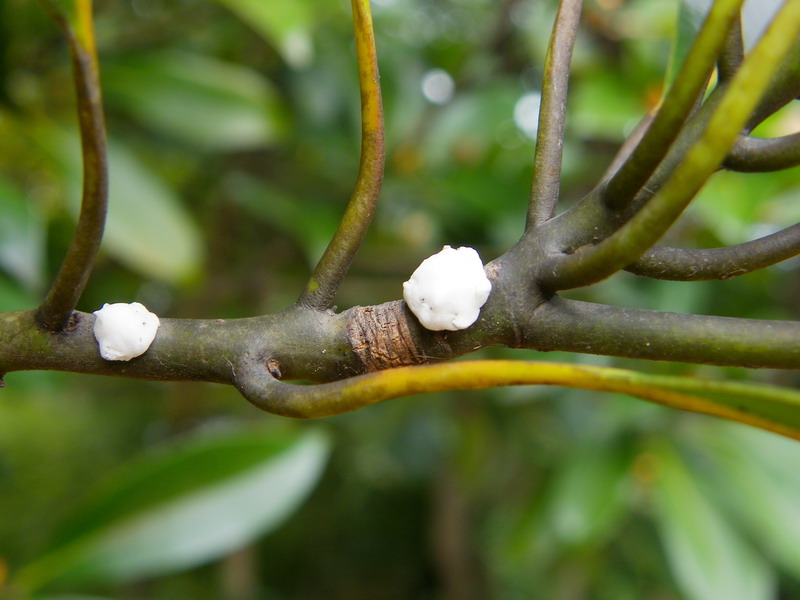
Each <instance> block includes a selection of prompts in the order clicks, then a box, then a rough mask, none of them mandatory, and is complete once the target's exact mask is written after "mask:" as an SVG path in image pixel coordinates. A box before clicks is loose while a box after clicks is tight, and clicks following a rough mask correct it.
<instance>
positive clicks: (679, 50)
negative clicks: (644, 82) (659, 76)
mask: <svg viewBox="0 0 800 600" xmlns="http://www.w3.org/2000/svg"><path fill="white" fill-rule="evenodd" d="M712 4H713V0H681V2H680V3H679V4H678V24H677V27H676V31H675V36H674V37H673V38H672V52H671V54H670V59H669V68H668V70H667V83H671V82H672V80H673V79H674V78H675V75H676V74H677V73H678V69H679V68H680V66H681V64H683V61H684V59H685V58H686V54H687V53H688V52H689V47H690V46H691V45H692V42H693V41H694V38H696V37H697V33H698V32H699V31H700V28H701V27H702V26H703V21H705V18H706V15H707V14H708V11H709V9H710V8H711V5H712Z"/></svg>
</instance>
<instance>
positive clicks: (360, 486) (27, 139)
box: [0, 0, 800, 600]
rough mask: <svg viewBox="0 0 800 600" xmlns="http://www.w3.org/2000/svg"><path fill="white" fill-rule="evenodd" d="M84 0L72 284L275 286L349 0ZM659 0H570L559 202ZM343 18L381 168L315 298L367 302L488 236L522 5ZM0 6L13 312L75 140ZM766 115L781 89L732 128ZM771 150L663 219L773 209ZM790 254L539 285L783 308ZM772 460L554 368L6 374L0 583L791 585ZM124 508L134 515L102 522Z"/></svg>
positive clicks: (794, 492) (719, 237) (534, 62)
mask: <svg viewBox="0 0 800 600" xmlns="http://www.w3.org/2000/svg"><path fill="white" fill-rule="evenodd" d="M96 4H97V6H96V15H97V17H96V18H97V21H96V28H97V35H98V42H99V48H100V55H101V71H102V81H103V86H104V93H105V100H106V107H107V118H108V131H109V138H110V144H111V145H110V151H111V178H112V189H111V198H110V202H111V214H110V217H109V224H108V228H107V234H106V238H105V242H104V248H103V251H102V255H101V257H100V260H99V264H98V266H97V269H96V271H95V273H94V275H93V277H92V280H91V282H90V285H89V288H88V289H87V292H86V294H85V295H84V298H83V300H82V305H81V306H80V307H79V308H81V309H82V310H87V311H91V310H95V309H97V308H99V307H100V306H101V305H102V304H103V303H104V302H118V301H123V302H129V301H134V300H136V301H140V302H143V303H144V304H145V305H147V306H148V307H149V308H150V309H151V310H154V311H155V312H156V313H158V314H159V315H162V316H170V317H201V318H214V317H220V318H233V317H243V316H249V315H253V314H258V313H263V312H267V311H275V310H279V309H281V308H284V307H285V306H287V305H288V304H290V303H291V302H292V301H293V300H294V299H295V298H296V296H297V294H298V293H299V291H300V290H301V288H302V286H303V284H304V282H305V279H306V277H307V274H308V272H309V269H310V268H311V266H313V264H314V263H315V261H316V259H317V257H318V256H319V255H320V254H321V252H322V249H323V248H324V247H325V244H326V243H327V241H328V239H329V236H330V235H331V234H332V232H333V231H334V229H335V227H336V224H337V222H338V218H339V215H340V214H341V212H342V211H343V209H344V206H345V203H346V201H347V198H348V196H349V191H350V187H351V186H352V183H353V182H354V180H355V174H356V170H357V166H358V144H359V141H358V140H359V137H358V126H359V125H358V99H359V92H358V85H357V79H356V72H355V58H354V49H353V43H352V40H351V37H350V15H349V6H348V3H347V2H344V1H343V0H337V1H330V0H272V1H270V2H263V0H220V1H219V2H214V1H212V0H176V1H174V2H167V1H165V0H125V1H123V2H120V1H111V0H109V1H98V2H97V3H96ZM690 4H691V3H686V4H684V5H682V6H679V5H678V3H676V2H673V1H672V0H629V1H624V0H596V1H593V0H590V1H587V3H586V6H585V9H584V11H585V12H584V27H583V31H582V33H581V36H580V38H579V42H578V46H577V48H576V51H575V56H574V60H573V73H574V77H573V82H572V88H571V93H570V101H569V115H570V116H569V120H568V129H567V131H568V134H567V139H566V141H565V164H564V188H563V192H562V197H563V199H564V202H565V203H567V204H568V203H569V202H570V201H572V200H574V199H576V198H578V197H579V196H580V195H581V194H582V193H583V192H586V191H587V190H588V189H589V188H590V187H591V186H592V185H593V184H594V183H595V182H596V181H597V179H598V178H599V177H600V175H601V174H602V172H603V171H604V169H605V168H606V166H607V165H608V163H609V161H610V159H611V157H612V156H613V153H614V152H615V150H616V148H617V147H618V145H619V144H620V143H621V141H622V140H623V138H624V136H625V134H626V133H627V132H629V131H630V130H631V129H632V128H633V127H634V126H635V124H636V123H637V121H638V119H639V118H640V117H641V116H642V115H643V114H644V113H645V112H646V111H647V110H648V109H649V108H651V107H652V106H653V105H654V103H655V102H657V101H658V98H659V94H660V90H661V87H662V85H663V82H664V73H665V72H667V70H668V67H669V64H670V61H671V57H672V56H680V55H681V53H682V49H681V45H682V44H684V45H685V41H686V39H688V38H686V36H687V33H686V31H687V29H686V27H688V31H691V23H692V18H691V16H689V17H687V14H691V11H690V10H689V9H690V8H691V6H690ZM695 8H696V7H695ZM680 11H683V12H682V13H681V14H682V15H683V17H684V18H683V19H682V20H680V21H679V19H678V13H679V12H680ZM373 12H374V18H375V27H376V35H377V44H378V51H379V56H380V64H381V69H382V83H383V91H384V102H385V111H386V119H387V142H388V157H387V158H388V160H387V177H386V181H385V184H384V192H383V196H382V201H381V205H380V207H379V209H378V213H377V216H376V221H375V224H374V226H373V229H372V231H371V233H370V234H369V236H368V238H367V240H366V242H365V245H364V247H363V249H362V252H361V253H360V255H359V257H358V258H357V260H356V263H355V265H354V267H353V271H352V273H351V275H350V277H349V278H348V280H347V281H346V283H345V285H344V287H343V288H342V290H341V292H340V294H339V296H338V298H337V302H338V305H339V308H346V307H349V306H352V305H355V304H361V305H366V304H373V303H379V302H383V301H386V300H391V299H395V298H398V297H399V296H400V290H401V287H400V284H401V282H402V281H403V280H404V279H406V278H407V276H408V275H409V274H410V273H411V272H412V271H413V269H414V268H415V267H416V265H417V264H418V263H419V261H420V260H422V259H423V258H425V257H426V256H428V255H430V254H431V253H433V252H435V251H437V250H438V249H439V248H440V247H441V245H443V244H445V243H447V244H451V245H459V244H467V245H471V246H474V247H476V248H478V249H479V251H480V253H481V255H482V256H483V258H484V260H486V261H488V260H490V259H492V258H494V257H496V256H498V255H500V254H501V253H502V252H503V251H504V250H505V249H506V248H508V247H509V246H510V245H511V244H513V243H514V242H515V241H516V239H517V237H518V236H519V235H520V234H521V232H522V228H523V225H524V215H525V210H526V204H527V195H528V190H529V186H530V181H529V180H530V170H531V159H532V153H533V144H532V140H531V139H530V137H529V136H528V135H527V134H526V133H525V132H524V131H523V129H522V128H520V126H519V122H518V121H519V119H520V118H523V117H525V114H522V113H521V112H520V109H519V107H520V106H525V104H522V103H521V102H520V101H521V99H523V98H526V97H527V98H528V100H529V103H530V101H531V100H530V99H534V100H533V102H534V104H535V97H536V93H537V90H538V89H539V86H540V83H541V73H542V65H543V62H544V51H545V47H546V43H547V38H548V35H549V27H550V25H551V23H552V19H553V15H554V12H555V5H554V3H553V2H550V1H545V0H541V1H537V0H530V1H529V0H505V1H493V0H427V1H426V0H381V1H377V0H376V1H374V2H373ZM695 20H696V19H695ZM679 22H680V23H681V24H682V25H681V28H678V27H676V25H677V24H678V23H679ZM687 23H688V25H686V24H687ZM0 27H2V33H1V34H0V211H1V212H2V219H0V268H1V269H2V271H1V272H0V309H2V310H11V309H17V308H26V307H30V306H34V305H36V303H37V302H38V300H39V298H40V297H41V295H42V293H43V291H44V289H45V286H46V283H47V282H48V281H49V278H50V277H51V276H52V273H53V271H54V270H55V269H56V268H57V266H58V264H59V261H60V257H61V256H62V255H63V252H64V249H65V247H66V244H67V242H68V240H69V236H70V235H71V230H72V225H73V219H74V216H75V213H76V209H77V198H78V191H79V186H80V163H79V156H80V153H79V150H78V138H77V132H76V124H75V118H74V99H73V94H72V90H71V75H70V71H69V63H68V55H67V50H66V48H65V45H64V43H63V40H62V39H61V37H60V34H59V32H58V30H57V28H56V27H55V26H54V25H53V24H52V23H51V22H50V21H49V20H48V19H47V17H46V16H45V14H44V12H43V11H42V10H41V7H40V6H39V5H38V4H37V3H35V2H29V1H26V0H3V1H2V2H0ZM676 32H678V33H680V35H679V36H678V37H677V39H678V40H679V41H678V43H677V44H673V43H672V42H671V40H672V38H673V37H675V34H676ZM432 69H442V70H444V71H446V72H447V73H448V74H449V75H450V76H451V77H452V80H453V83H454V85H455V93H454V95H453V96H452V98H450V99H449V100H448V101H447V102H445V103H443V104H434V103H431V102H429V101H428V100H426V98H425V96H424V94H423V93H422V88H421V85H422V82H423V80H424V78H425V76H426V74H429V73H430V71H431V70H432ZM528 105H530V104H528ZM515 115H516V119H517V120H516V121H515ZM529 116H530V115H529V114H528V117H529ZM798 123H800V111H798V109H797V108H796V107H789V108H788V109H786V110H784V111H783V112H782V113H781V114H780V115H778V116H777V117H776V118H774V119H772V120H771V121H770V122H769V123H767V124H765V126H764V131H765V132H766V133H767V134H780V133H787V132H790V131H793V130H796V129H797V125H798ZM797 175H798V171H797V170H796V169H794V170H790V171H786V172H783V173H779V174H769V175H747V176H744V175H738V174H730V173H721V174H718V175H717V176H716V177H715V179H714V180H713V181H712V182H711V183H710V184H709V185H708V186H707V187H706V188H705V189H704V191H703V193H702V197H701V199H700V200H699V201H698V202H697V203H696V206H695V207H694V208H693V209H692V210H691V211H690V212H689V214H687V215H686V217H684V219H683V220H682V221H681V223H680V225H679V227H678V231H677V232H676V233H675V234H674V237H673V239H672V240H671V241H673V242H675V243H677V244H681V245H684V246H701V247H708V246H715V245H723V244H732V243H737V242H741V241H745V240H746V239H750V238H751V237H755V236H756V235H761V234H763V233H764V232H765V231H769V230H771V229H776V228H779V227H782V226H786V225H790V224H791V223H794V222H796V221H797V220H798V217H800V200H798V199H799V198H800V194H798V192H800V186H798V177H797ZM797 265H798V263H797V261H790V262H789V263H787V264H785V265H782V266H777V267H773V268H770V269H767V270H765V271H763V272H759V273H754V274H751V275H748V276H745V277H742V278H739V279H735V280H731V281H726V282H711V283H665V282H656V281H644V280H640V279H638V278H636V277H634V276H628V275H626V274H621V275H617V276H615V277H614V278H613V279H612V280H610V281H607V282H605V283H603V284H601V285H599V286H595V287H593V289H592V290H591V292H586V291H580V290H579V291H576V292H573V293H572V296H573V297H579V298H582V299H589V300H597V301H602V302H608V303H614V304H620V305H626V306H636V307H642V308H653V309H660V310H671V311H676V312H695V313H705V314H718V315H736V316H749V317H761V318H776V319H781V318H791V319H798V318H800V310H798V304H797V301H796V298H797V297H798V293H800V280H798V276H797V274H798V267H797ZM484 354H485V355H489V356H496V357H501V356H502V357H526V358H534V357H535V358H537V359H548V358H551V357H553V358H557V359H559V360H571V361H578V362H585V363H590V364H603V365H608V364H620V363H624V365H625V366H628V367H632V368H636V369H641V370H652V371H653V372H661V373H690V374H691V373H709V372H713V374H715V375H717V376H722V377H730V378H753V379H756V380H761V381H772V382H777V383H781V384H784V385H792V384H795V385H797V384H798V383H800V382H799V381H798V379H797V376H796V375H794V374H792V373H779V372H758V373H745V372H742V371H738V370H733V369H727V370H723V369H712V368H709V367H695V366H687V365H673V364H646V363H641V362H636V361H618V360H612V359H607V358H603V357H591V356H566V355H559V356H556V357H554V356H553V355H542V354H540V353H536V352H531V351H515V352H511V351H507V350H502V349H496V350H492V351H487V352H485V353H484ZM259 439H260V440H263V442H262V443H258V442H256V441H254V440H259ZM142 456H143V457H144V458H141V457H142ZM287 461H288V462H287ZM292 461H294V462H292ZM797 461H800V446H797V444H795V443H794V442H790V441H788V440H783V439H780V438H777V437H775V436H771V435H769V434H765V433H762V432H757V431H751V430H747V429H744V428H742V427H739V426H733V425H728V424H722V423H718V422H715V421H713V420H712V419H709V418H704V417H697V416H690V415H684V414H679V413H676V412H672V411H668V410H663V409H661V408H659V407H655V406H650V405H645V404H642V403H639V402H637V401H635V400H632V399H629V398H623V397H615V396H611V395H603V394H598V393H589V392H581V391H567V390H561V389H531V388H522V389H508V390H506V389H503V390H493V391H488V392H458V393H451V394H438V395H428V396H425V397H418V398H409V399H403V400H396V401H393V402H391V403H388V404H385V405H381V406H376V407H372V408H369V409H366V410H364V411H361V412H359V413H355V414H350V415H345V416H342V417H336V418H331V419H328V420H326V421H325V422H322V423H296V422H291V421H288V420H285V419H281V418H277V417H272V416H268V415H264V414H261V413H259V412H257V411H256V410H255V409H254V408H252V407H250V406H249V405H247V404H246V403H245V402H243V401H242V400H241V398H240V397H239V396H238V394H237V393H236V392H235V391H234V390H232V389H228V388H225V387H221V386H216V385H211V384H188V383H187V384H177V383H170V384H163V383H142V382H131V381H122V380H120V381H117V380H111V379H101V378H89V377H84V376H77V375H63V374H56V373H13V374H11V375H9V376H8V377H7V388H6V389H4V390H3V391H2V394H0V595H1V594H2V593H3V592H2V591H1V590H2V589H3V588H2V582H3V581H4V580H5V581H6V582H10V584H11V585H16V586H23V585H30V587H31V588H33V587H37V588H38V586H39V584H38V583H37V586H34V585H33V584H32V583H30V582H31V581H34V580H36V581H38V582H39V583H41V589H37V591H35V592H31V593H32V594H33V595H34V596H36V597H41V598H44V597H48V598H55V597H59V596H57V595H52V594H59V593H70V592H72V593H87V594H95V595H96V597H101V596H102V597H109V598H110V597H115V598H117V597H118V598H153V599H160V598H165V599H167V598H184V597H185V598H198V599H203V598H209V599H212V598H230V599H250V598H265V599H267V598H268V599H273V598H274V599H278V598H308V599H316V598H348V599H358V598H365V599H367V598H369V599H373V600H378V599H394V598H397V599H400V598H404V599H405V598H452V599H456V598H458V599H461V598H465V599H468V598H500V599H510V600H513V599H516V598H519V599H523V598H525V599H528V598H542V599H553V598H557V599H566V600H569V599H572V598H576V599H577V598H587V599H588V598H598V599H600V598H618V599H625V598H630V599H642V598H647V599H659V600H664V599H677V598H687V599H691V600H695V599H698V600H699V599H717V598H727V599H737V598H742V599H748V600H750V599H761V598H764V599H766V598H777V597H785V598H790V597H795V596H796V595H797V594H800V551H798V550H797V544H796V542H795V541H796V540H797V539H798V538H800V531H798V527H800V526H798V523H800V509H798V508H797V507H798V506H800V476H798V470H797V469H796V468H794V465H796V464H798V462H797ZM287 464H290V465H291V468H288V467H286V465H287ZM281 494H283V495H281ZM281 498H283V500H282V502H283V504H281ZM203 502H206V503H207V504H202V503H203ZM198 503H200V504H202V506H208V510H207V511H206V512H202V511H199V512H198V511H196V510H195V509H196V507H197V506H198V505H200V504H198ZM243 507H251V508H252V507H256V508H255V509H253V510H250V509H248V510H244V509H243ZM192 511H195V512H192ZM159 519H161V520H159ZM181 519H183V520H181ZM141 522H148V523H157V524H158V525H157V526H154V527H151V529H150V530H147V529H146V528H144V529H142V530H140V529H136V527H138V525H137V526H136V527H134V526H133V525H131V524H132V523H133V524H137V523H141ZM65 523H66V524H65ZM175 523H183V525H181V526H178V525H175ZM141 531H145V533H141ZM147 531H150V532H151V533H149V534H148V533H147ZM201 531H202V532H203V533H205V534H207V535H206V537H205V538H204V539H205V540H206V542H202V543H201V541H200V539H199V537H198V532H201ZM231 531H236V532H239V535H238V537H237V536H232V535H230V532H231ZM132 532H139V533H132ZM137 536H138V537H137ZM148 536H150V537H148ZM200 537H202V536H200ZM142 540H144V541H142ZM208 540H210V541H208ZM145 542H146V543H145ZM203 543H205V544H206V545H205V546H203V545H202V544H203ZM104 544H105V545H104ZM109 544H110V545H109ZM141 544H143V545H141ZM148 544H149V546H148ZM201 546H202V548H203V549H205V551H204V552H199V551H198V549H199V548H201ZM173 547H174V548H177V549H176V550H174V551H173V550H171V549H172V548H173ZM64 548H67V550H64ZM109 548H113V549H114V552H111V551H109ZM142 548H144V549H145V550H142ZM155 549H159V551H163V554H162V555H161V558H160V560H159V561H157V562H156V563H153V561H152V560H150V561H149V562H148V559H147V557H148V556H150V557H152V556H153V552H155V551H156V550H155ZM109 557H111V558H109ZM141 557H144V558H141ZM26 565H27V566H26ZM32 573H33V574H32ZM37 578H38V579H37ZM6 593H8V594H9V595H10V597H13V596H11V594H12V590H11V588H10V587H7V588H6ZM37 594H38V595H37ZM48 594H50V595H48ZM61 597H63V596H61ZM73 597H74V596H73Z"/></svg>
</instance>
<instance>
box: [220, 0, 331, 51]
mask: <svg viewBox="0 0 800 600" xmlns="http://www.w3.org/2000/svg"><path fill="white" fill-rule="evenodd" d="M219 2H220V4H222V5H224V6H226V7H228V8H229V9H230V10H231V11H232V12H234V13H236V15H238V16H239V18H240V19H242V21H244V22H245V23H247V24H248V25H250V27H252V28H253V29H254V30H255V31H257V32H258V34H259V35H261V36H262V37H263V38H264V39H265V40H267V41H268V42H270V43H271V44H272V45H273V46H274V47H275V48H276V49H277V50H278V51H279V52H280V53H281V55H282V56H283V59H284V60H285V61H286V62H287V63H289V64H290V65H292V66H293V67H304V66H307V65H308V64H309V63H310V62H311V58H312V54H313V48H312V42H311V31H310V30H311V26H312V24H313V23H314V21H315V19H316V18H318V16H319V14H320V10H321V9H324V8H325V5H326V4H328V5H329V4H330V3H321V2H316V1H314V0H293V1H292V2H264V0H219Z"/></svg>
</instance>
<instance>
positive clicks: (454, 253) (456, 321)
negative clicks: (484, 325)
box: [403, 246, 492, 331]
mask: <svg viewBox="0 0 800 600" xmlns="http://www.w3.org/2000/svg"><path fill="white" fill-rule="evenodd" d="M491 291H492V283H491V282H490V281H489V278H488V277H486V273H485V272H484V270H483V261H481V257H480V256H479V255H478V253H477V252H476V251H475V249H474V248H469V247H466V246H462V247H461V248H458V249H457V250H456V249H453V248H451V247H450V246H445V247H444V248H443V249H442V251H441V252H439V253H438V254H434V255H433V256H430V257H428V258H426V259H425V260H423V261H422V264H420V266H419V267H417V270H416V271H414V273H413V274H412V275H411V278H410V279H409V280H408V281H406V282H405V283H404V284H403V298H405V301H406V304H408V307H409V308H410V309H411V312H413V313H414V315H415V316H416V317H417V319H419V322H420V323H422V326H423V327H425V328H426V329H431V330H433V331H441V330H443V329H447V330H450V331H457V330H459V329H466V328H467V327H469V326H470V325H472V324H473V323H474V322H475V321H477V320H478V315H479V314H480V311H481V307H482V306H483V305H484V304H485V303H486V300H488V298H489V293H490V292H491Z"/></svg>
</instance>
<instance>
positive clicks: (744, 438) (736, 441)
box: [702, 423, 800, 577]
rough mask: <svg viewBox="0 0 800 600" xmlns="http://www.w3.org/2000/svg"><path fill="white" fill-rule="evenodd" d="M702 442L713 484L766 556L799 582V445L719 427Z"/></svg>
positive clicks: (713, 426) (711, 429)
mask: <svg viewBox="0 0 800 600" xmlns="http://www.w3.org/2000/svg"><path fill="white" fill-rule="evenodd" d="M703 433H704V435H703V437H702V439H703V442H704V444H707V445H708V447H709V450H712V451H713V452H710V453H709V454H710V457H711V460H712V461H713V462H712V464H713V466H714V468H713V470H711V471H710V472H709V478H710V480H711V481H712V482H714V483H715V485H714V489H717V490H719V492H720V496H721V497H720V501H721V502H724V503H726V504H728V505H729V506H730V507H731V508H732V509H733V511H734V514H736V515H737V516H738V517H739V519H740V520H741V522H742V523H744V524H745V526H746V527H747V528H748V530H749V532H750V534H751V535H752V536H753V538H754V539H756V540H757V541H758V543H759V545H760V546H761V547H763V548H764V549H765V551H766V553H767V554H768V555H770V556H771V557H773V558H774V559H775V561H776V562H777V563H778V564H780V565H781V566H783V568H785V569H786V570H788V571H789V572H791V573H792V574H793V575H794V576H795V577H800V552H798V550H797V540H798V539H800V471H798V469H797V465H798V464H800V445H799V444H797V443H796V442H792V441H790V440H787V439H784V438H781V437H779V436H776V435H771V434H769V433H764V432H760V431H756V430H753V429H745V428H743V427H736V426H730V425H722V424H719V423H714V424H709V426H708V427H707V428H705V429H704V432H703Z"/></svg>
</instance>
